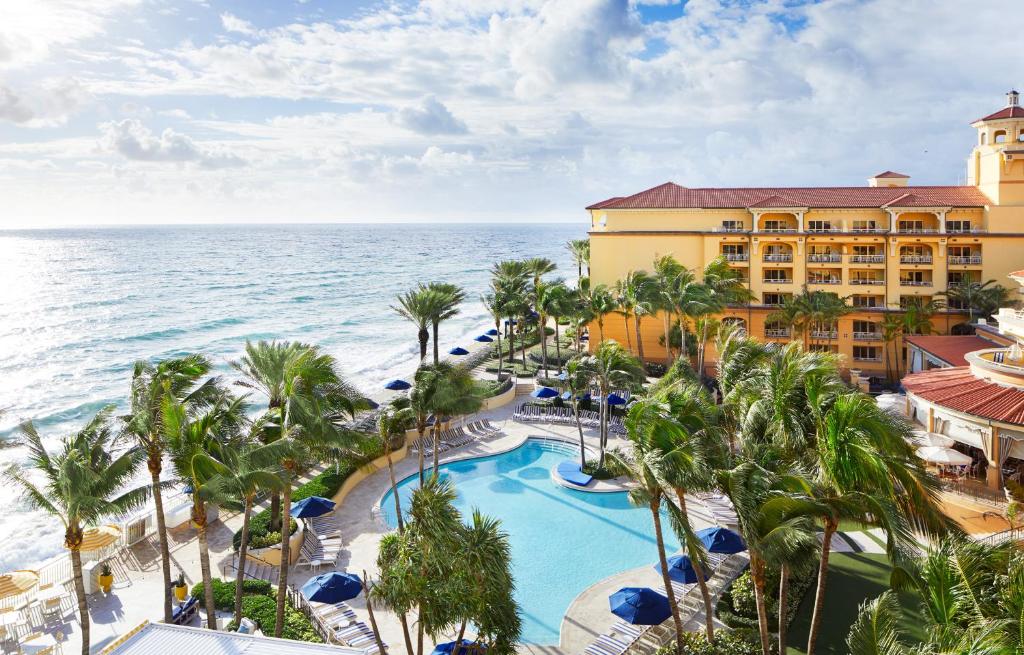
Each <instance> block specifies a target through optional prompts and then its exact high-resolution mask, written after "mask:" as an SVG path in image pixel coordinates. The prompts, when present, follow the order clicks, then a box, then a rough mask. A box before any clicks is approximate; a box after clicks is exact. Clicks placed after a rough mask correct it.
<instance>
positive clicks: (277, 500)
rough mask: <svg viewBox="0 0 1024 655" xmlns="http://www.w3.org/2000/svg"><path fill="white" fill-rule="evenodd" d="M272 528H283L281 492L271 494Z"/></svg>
mask: <svg viewBox="0 0 1024 655" xmlns="http://www.w3.org/2000/svg"><path fill="white" fill-rule="evenodd" d="M270 529H271V530H280V529H281V492H279V491H275V492H273V493H272V494H270Z"/></svg>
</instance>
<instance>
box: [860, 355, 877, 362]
mask: <svg viewBox="0 0 1024 655" xmlns="http://www.w3.org/2000/svg"><path fill="white" fill-rule="evenodd" d="M853 361H855V362H880V361H882V358H881V357H879V356H878V355H875V356H874V357H868V356H866V355H862V356H860V357H858V356H857V355H854V356H853Z"/></svg>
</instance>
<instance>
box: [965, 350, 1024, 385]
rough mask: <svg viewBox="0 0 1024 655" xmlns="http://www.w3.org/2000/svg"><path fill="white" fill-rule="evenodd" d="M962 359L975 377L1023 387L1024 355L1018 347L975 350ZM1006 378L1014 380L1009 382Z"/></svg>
mask: <svg viewBox="0 0 1024 655" xmlns="http://www.w3.org/2000/svg"><path fill="white" fill-rule="evenodd" d="M1014 357H1016V359H1014ZM964 359H966V360H967V363H968V364H970V366H971V370H972V372H973V373H974V374H975V375H976V376H979V377H983V378H986V379H990V380H993V381H999V382H1001V383H1002V384H1004V385H1011V384H1012V385H1019V386H1024V353H1022V352H1021V349H1020V348H1019V347H1017V348H1014V347H1013V346H1010V347H1009V348H986V349H984V350H975V351H974V352H970V353H967V354H966V355H964ZM993 374H995V375H994V376H993ZM1007 377H1011V378H1015V379H1014V380H1013V381H1010V380H1007V379H1006V378H1007Z"/></svg>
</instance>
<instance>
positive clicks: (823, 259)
mask: <svg viewBox="0 0 1024 655" xmlns="http://www.w3.org/2000/svg"><path fill="white" fill-rule="evenodd" d="M807 261H809V262H813V263H815V264H835V263H838V262H841V261H843V256H842V255H841V254H840V253H838V252H812V253H810V254H809V255H807Z"/></svg>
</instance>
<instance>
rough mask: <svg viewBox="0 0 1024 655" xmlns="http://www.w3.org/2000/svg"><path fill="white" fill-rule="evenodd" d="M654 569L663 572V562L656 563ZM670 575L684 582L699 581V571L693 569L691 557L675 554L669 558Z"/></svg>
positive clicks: (677, 580) (659, 572)
mask: <svg viewBox="0 0 1024 655" xmlns="http://www.w3.org/2000/svg"><path fill="white" fill-rule="evenodd" d="M654 570H655V571H657V572H658V574H659V575H660V574H661V562H658V563H657V564H655V565H654ZM668 577H670V578H672V579H673V580H675V581H676V582H681V583H683V584H693V583H694V582H696V581H697V572H696V571H694V570H693V563H692V562H691V561H690V558H689V557H687V556H686V555H673V556H672V557H669V558H668Z"/></svg>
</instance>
